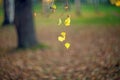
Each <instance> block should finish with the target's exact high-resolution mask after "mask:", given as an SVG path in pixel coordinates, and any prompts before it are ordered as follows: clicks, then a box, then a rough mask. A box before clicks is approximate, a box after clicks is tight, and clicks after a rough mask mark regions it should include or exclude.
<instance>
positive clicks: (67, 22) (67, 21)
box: [64, 15, 71, 27]
mask: <svg viewBox="0 0 120 80" xmlns="http://www.w3.org/2000/svg"><path fill="white" fill-rule="evenodd" d="M70 22H71V19H70V15H68V16H67V18H66V19H65V22H64V24H65V26H66V27H68V26H70Z"/></svg>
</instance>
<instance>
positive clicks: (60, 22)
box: [58, 18, 62, 26]
mask: <svg viewBox="0 0 120 80" xmlns="http://www.w3.org/2000/svg"><path fill="white" fill-rule="evenodd" d="M61 24H62V20H61V18H59V21H58V25H59V26H60V25H61Z"/></svg>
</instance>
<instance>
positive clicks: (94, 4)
mask: <svg viewBox="0 0 120 80" xmlns="http://www.w3.org/2000/svg"><path fill="white" fill-rule="evenodd" d="M93 6H94V9H95V12H96V13H98V12H99V9H98V7H99V0H93Z"/></svg>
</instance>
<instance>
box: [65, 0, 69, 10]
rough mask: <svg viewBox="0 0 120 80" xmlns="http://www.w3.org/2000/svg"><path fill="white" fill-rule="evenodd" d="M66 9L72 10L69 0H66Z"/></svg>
mask: <svg viewBox="0 0 120 80" xmlns="http://www.w3.org/2000/svg"><path fill="white" fill-rule="evenodd" d="M65 10H66V11H68V10H70V4H69V0H65Z"/></svg>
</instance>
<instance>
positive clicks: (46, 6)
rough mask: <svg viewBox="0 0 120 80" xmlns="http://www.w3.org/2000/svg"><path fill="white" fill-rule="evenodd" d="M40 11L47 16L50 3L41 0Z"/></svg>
mask: <svg viewBox="0 0 120 80" xmlns="http://www.w3.org/2000/svg"><path fill="white" fill-rule="evenodd" d="M42 13H43V14H44V15H45V16H49V13H50V5H49V2H47V1H46V0H42Z"/></svg>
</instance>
